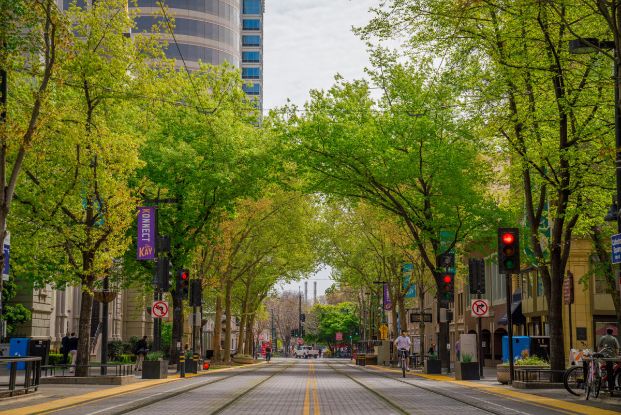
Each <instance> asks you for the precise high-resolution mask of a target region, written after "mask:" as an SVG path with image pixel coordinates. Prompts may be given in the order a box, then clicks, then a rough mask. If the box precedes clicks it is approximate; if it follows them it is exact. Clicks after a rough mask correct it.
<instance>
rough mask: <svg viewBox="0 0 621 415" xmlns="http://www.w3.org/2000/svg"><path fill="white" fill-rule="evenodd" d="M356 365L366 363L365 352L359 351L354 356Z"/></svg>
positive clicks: (364, 364)
mask: <svg viewBox="0 0 621 415" xmlns="http://www.w3.org/2000/svg"><path fill="white" fill-rule="evenodd" d="M356 365H358V366H366V365H367V355H366V354H365V353H360V354H358V355H357V356H356Z"/></svg>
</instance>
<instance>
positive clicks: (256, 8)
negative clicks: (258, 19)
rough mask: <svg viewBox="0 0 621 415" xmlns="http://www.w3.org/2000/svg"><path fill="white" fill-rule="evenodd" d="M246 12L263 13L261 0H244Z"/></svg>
mask: <svg viewBox="0 0 621 415" xmlns="http://www.w3.org/2000/svg"><path fill="white" fill-rule="evenodd" d="M242 10H243V11H242V13H244V14H261V0H244V5H243V8H242Z"/></svg>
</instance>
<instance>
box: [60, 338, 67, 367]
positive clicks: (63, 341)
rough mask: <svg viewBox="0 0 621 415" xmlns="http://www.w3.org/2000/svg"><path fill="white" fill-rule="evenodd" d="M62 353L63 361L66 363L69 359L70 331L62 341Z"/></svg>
mask: <svg viewBox="0 0 621 415" xmlns="http://www.w3.org/2000/svg"><path fill="white" fill-rule="evenodd" d="M60 353H61V354H62V355H63V360H62V363H63V365H66V364H67V361H68V360H69V333H65V335H64V336H63V338H62V340H61V341H60Z"/></svg>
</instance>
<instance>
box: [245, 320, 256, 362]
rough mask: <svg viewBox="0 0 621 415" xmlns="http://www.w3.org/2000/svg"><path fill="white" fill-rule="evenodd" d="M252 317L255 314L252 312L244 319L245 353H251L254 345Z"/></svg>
mask: <svg viewBox="0 0 621 415" xmlns="http://www.w3.org/2000/svg"><path fill="white" fill-rule="evenodd" d="M254 318H255V314H252V315H251V316H249V317H248V320H247V321H246V345H247V351H246V354H249V355H251V354H252V347H253V345H254V330H253V326H254Z"/></svg>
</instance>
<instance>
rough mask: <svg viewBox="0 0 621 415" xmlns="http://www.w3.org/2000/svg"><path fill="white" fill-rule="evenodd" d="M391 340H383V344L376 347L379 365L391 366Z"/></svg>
mask: <svg viewBox="0 0 621 415" xmlns="http://www.w3.org/2000/svg"><path fill="white" fill-rule="evenodd" d="M390 343H391V342H390V340H381V343H380V344H379V345H377V346H375V347H374V349H375V355H376V356H377V364H378V365H389V364H390Z"/></svg>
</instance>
